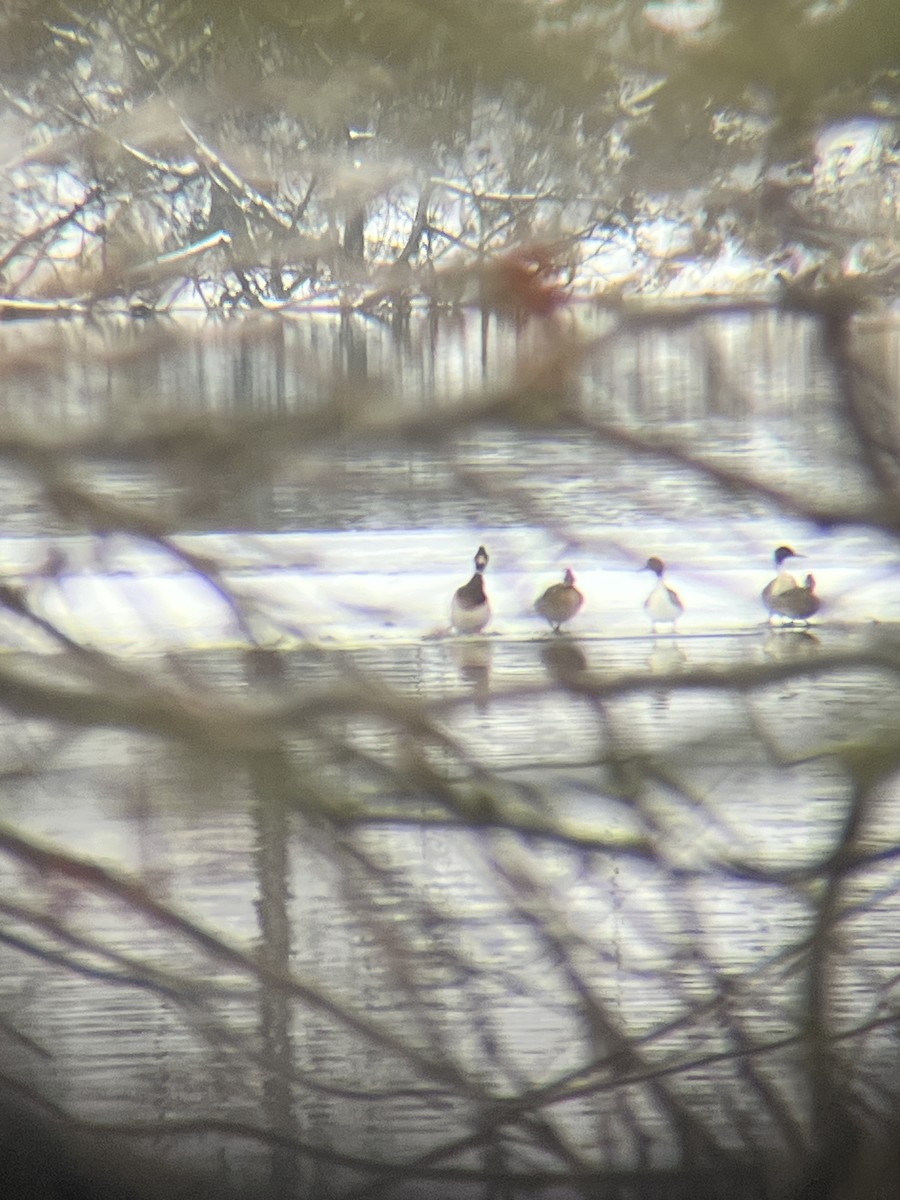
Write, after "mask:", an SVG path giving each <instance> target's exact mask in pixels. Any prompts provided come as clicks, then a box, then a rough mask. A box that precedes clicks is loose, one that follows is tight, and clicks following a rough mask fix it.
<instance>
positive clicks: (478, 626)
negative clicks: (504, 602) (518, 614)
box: [450, 546, 491, 633]
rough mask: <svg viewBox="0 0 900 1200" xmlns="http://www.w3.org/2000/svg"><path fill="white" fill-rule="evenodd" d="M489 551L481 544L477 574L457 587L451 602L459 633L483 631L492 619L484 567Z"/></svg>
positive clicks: (451, 616) (478, 553) (452, 614)
mask: <svg viewBox="0 0 900 1200" xmlns="http://www.w3.org/2000/svg"><path fill="white" fill-rule="evenodd" d="M487 565H488V552H487V550H485V548H484V546H479V547H478V551H477V553H476V555H475V574H474V575H473V576H472V578H471V579H470V580H469V582H468V583H464V584H463V585H462V587H459V588H457V589H456V591H455V592H454V593H453V600H452V601H451V603H450V621H451V623H452V625H453V628H454V629H455V630H456V631H457V632H458V633H481V631H482V629H484V627H485V625H487V623H488V621H489V620H490V619H491V602H490V600H488V597H487V592H486V591H485V590H484V569H485V567H486V566H487Z"/></svg>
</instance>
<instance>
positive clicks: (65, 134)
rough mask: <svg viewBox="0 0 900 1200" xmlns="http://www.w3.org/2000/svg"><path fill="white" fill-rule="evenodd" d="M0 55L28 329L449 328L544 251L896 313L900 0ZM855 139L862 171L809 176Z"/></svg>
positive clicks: (372, 10) (115, 42)
mask: <svg viewBox="0 0 900 1200" xmlns="http://www.w3.org/2000/svg"><path fill="white" fill-rule="evenodd" d="M4 32H5V42H6V55H7V57H8V59H9V63H8V68H7V82H6V83H5V86H4V89H3V97H4V99H5V104H6V121H7V130H8V138H9V139H10V140H11V142H13V143H15V142H16V141H19V142H20V143H21V145H22V153H20V154H18V155H16V156H15V157H14V158H12V160H11V161H9V162H8V164H7V168H6V171H5V175H4V181H5V186H4V188H3V195H2V212H3V220H4V225H5V228H6V236H5V244H4V245H3V246H2V248H0V265H2V266H3V268H4V269H5V273H6V280H7V284H6V288H5V291H6V293H7V295H8V297H9V298H10V299H13V298H15V299H18V300H20V301H27V302H28V304H29V305H33V304H35V302H37V301H44V302H45V303H50V304H51V305H52V306H55V307H56V308H57V309H58V310H60V311H66V307H67V305H66V303H65V302H68V303H71V301H72V300H73V299H74V300H77V301H79V302H80V303H81V304H83V305H85V306H90V305H95V304H97V303H98V302H104V303H107V302H110V301H116V300H119V299H125V300H129V301H131V303H132V304H133V305H134V306H135V307H136V308H137V309H138V310H143V309H144V308H145V307H146V306H147V305H151V306H153V305H156V306H158V307H163V308H167V307H169V306H170V305H173V304H175V303H177V302H178V301H179V300H183V299H184V298H185V297H186V295H190V297H191V299H192V300H193V301H194V302H196V300H197V299H198V298H199V299H200V301H201V302H202V303H205V304H206V305H208V306H209V307H210V308H212V309H229V308H231V307H234V306H238V307H258V306H261V305H273V304H275V305H279V304H287V303H300V302H312V301H316V302H318V303H320V304H321V303H328V304H333V305H338V304H343V305H348V304H362V305H366V304H368V305H370V306H372V305H378V306H381V305H385V304H392V303H393V304H399V305H400V307H401V308H402V307H403V305H404V304H405V303H406V302H407V301H408V299H409V298H411V297H421V296H425V297H427V298H429V299H431V300H433V301H437V302H439V303H447V302H450V303H453V302H455V301H457V300H460V299H471V298H472V297H473V295H475V294H477V291H478V278H477V270H476V269H477V268H478V267H479V266H480V265H481V264H482V262H483V260H484V257H485V256H487V257H488V258H491V257H493V256H495V255H496V254H498V253H500V252H502V251H504V250H507V249H509V248H510V247H511V246H516V245H520V244H521V243H523V242H527V241H529V240H532V239H535V238H537V239H542V240H544V241H552V242H553V243H554V245H555V246H557V247H558V251H559V253H561V255H562V258H563V261H564V262H568V260H569V259H570V258H576V259H578V260H580V269H581V270H582V272H584V277H585V281H586V282H589V281H590V280H591V279H592V278H593V277H594V276H595V275H596V274H598V275H599V276H600V278H601V280H602V279H604V278H606V279H608V278H609V275H610V272H612V274H613V276H614V279H615V280H616V281H617V282H618V281H622V282H623V283H624V286H626V287H629V288H636V289H639V290H646V289H650V290H654V289H659V288H661V287H664V286H666V285H667V283H669V282H671V281H672V280H673V279H674V278H676V277H677V276H679V275H680V274H681V273H682V272H685V271H686V270H687V268H688V267H689V266H690V265H691V264H693V265H694V266H695V267H696V265H697V264H703V263H706V264H707V265H708V264H711V263H713V262H715V261H716V260H718V259H720V258H722V257H723V256H724V257H728V256H729V255H732V254H734V253H737V252H741V251H743V252H745V253H747V254H748V255H749V258H750V261H751V263H757V264H758V265H761V266H764V267H765V269H766V272H767V274H771V273H772V272H773V271H774V270H775V269H780V270H781V272H782V273H784V274H787V275H788V276H791V275H795V274H800V275H801V276H803V277H807V276H808V275H809V274H810V273H812V272H820V273H824V275H825V276H832V275H840V274H842V273H844V272H846V271H848V270H849V271H850V272H851V273H852V274H853V276H854V278H857V279H859V277H860V275H861V274H863V273H867V279H868V284H867V286H866V287H864V289H863V290H864V291H868V290H873V289H874V288H875V287H876V284H877V288H878V289H883V288H887V287H890V286H892V282H893V267H892V263H893V255H892V253H891V241H892V237H893V214H892V209H890V206H889V205H885V202H884V197H885V194H886V193H887V194H888V195H890V194H893V189H894V174H895V169H896V167H895V163H894V154H893V138H892V134H891V124H890V121H889V120H888V119H887V118H886V117H885V115H884V114H885V111H886V105H889V104H890V103H891V99H890V98H891V97H892V96H893V94H894V92H895V90H896V87H895V81H894V77H893V68H894V66H895V62H894V59H895V57H896V56H895V53H894V47H895V46H896V44H897V42H898V35H900V17H898V15H897V12H896V8H895V6H893V5H892V4H891V2H890V0H854V2H853V3H850V4H847V5H844V6H833V7H832V8H829V7H828V6H823V5H815V4H812V3H800V4H794V5H772V4H766V5H759V6H752V5H741V4H727V5H721V6H720V8H719V10H718V11H716V10H715V9H713V8H712V7H711V8H710V10H709V12H708V13H707V19H706V20H704V21H701V22H700V24H699V27H698V28H696V29H694V30H693V31H690V32H684V31H682V32H679V31H678V29H677V28H676V23H675V14H674V13H667V12H666V10H665V7H664V6H660V5H657V6H646V5H643V4H635V3H618V4H603V5H598V4H597V3H595V2H592V3H567V4H564V5H559V4H521V3H518V2H515V3H513V2H510V0H505V2H503V3H498V2H496V0H493V2H492V3H491V4H483V3H477V2H476V0H459V2H458V3H455V4H453V5H452V6H451V7H450V8H449V9H448V8H447V7H446V6H445V7H444V9H442V10H441V11H440V12H439V13H438V12H437V11H434V12H432V11H431V10H430V9H426V8H423V6H421V5H417V4H412V3H394V4H390V5H386V4H383V3H380V2H378V3H359V4H354V5H346V4H336V3H327V4H317V5H309V6H299V7H298V6H296V5H290V6H287V5H285V6H279V5H266V6H259V7H255V6H245V5H241V4H227V5H222V6H216V7H215V8H213V9H210V8H209V6H204V5H199V4H187V5H181V4H179V5H175V4H158V5H139V4H130V5H126V6H124V7H123V6H121V5H113V6H110V5H105V4H102V5H94V6H89V7H88V8H87V9H80V10H78V11H77V12H76V11H69V10H66V11H62V10H60V11H57V6H55V5H53V4H48V3H44V4H39V5H37V6H35V7H34V8H20V9H18V10H14V11H13V12H11V13H10V14H8V15H7V24H6V28H5V31H4ZM24 63H28V64H29V69H28V70H27V71H25V70H23V64H24ZM867 117H868V118H871V120H872V122H873V123H874V124H873V128H875V127H876V126H877V127H878V128H879V129H880V131H881V132H880V135H879V136H877V137H874V139H873V142H872V146H871V149H870V150H869V152H868V155H867V161H866V163H865V164H864V165H863V166H862V167H859V169H857V168H854V169H853V170H845V166H846V164H845V163H843V160H841V159H840V155H838V156H837V157H835V156H834V155H832V157H831V158H830V159H828V160H827V161H825V160H822V161H818V162H817V160H816V150H815V137H816V134H817V133H818V132H820V131H821V130H822V129H823V128H825V127H826V125H828V126H835V125H837V124H838V123H839V122H841V121H842V120H850V119H853V120H856V121H859V120H861V119H865V118H867ZM847 136H848V139H849V143H848V145H849V149H850V150H852V140H853V136H854V135H852V134H848V135H847ZM857 166H858V164H857ZM663 226H664V228H663ZM610 245H615V246H619V247H620V248H621V251H622V254H623V255H624V254H630V255H632V256H633V257H632V261H633V267H632V269H631V270H630V271H628V270H627V269H626V268H625V267H624V266H623V265H622V261H621V260H620V261H619V263H618V265H617V266H615V267H614V268H613V267H611V266H610V265H609V263H608V262H607V260H605V258H604V257H603V255H604V251H605V250H606V249H607V248H608V247H609V246H610ZM789 250H790V251H792V256H791V257H790V258H786V251H789ZM364 260H365V261H364ZM594 260H596V262H595V261H594ZM451 264H452V269H448V270H447V271H442V270H439V271H438V275H437V277H435V276H434V275H433V274H432V272H433V269H434V267H438V268H441V267H444V266H447V267H450V266H451ZM367 267H368V268H372V267H374V268H378V269H379V270H377V271H376V272H375V273H374V274H372V273H371V271H370V270H368V269H367ZM426 267H427V270H426V269H425V268H426ZM461 269H463V271H464V274H463V276H462V277H461V276H460V274H459V272H460V270H461ZM743 269H744V271H745V272H746V270H747V267H746V265H745V267H744V268H743ZM466 270H468V271H469V272H470V274H469V275H466V274H465V271H466ZM737 270H738V276H739V275H740V269H739V268H738V269H737ZM472 272H474V274H473V273H472ZM879 276H880V277H879ZM693 277H694V278H695V279H697V280H698V282H697V283H696V284H695V285H694V287H695V289H696V288H697V287H700V288H702V286H703V284H702V282H699V281H700V280H701V278H702V275H701V274H699V273H697V274H695V275H694V276H693ZM716 286H717V287H721V282H719V283H717V284H716Z"/></svg>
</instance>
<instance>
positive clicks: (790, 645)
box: [763, 626, 822, 662]
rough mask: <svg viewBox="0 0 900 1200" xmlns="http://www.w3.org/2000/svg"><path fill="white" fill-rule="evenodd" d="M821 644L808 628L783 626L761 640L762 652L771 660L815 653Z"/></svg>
mask: <svg viewBox="0 0 900 1200" xmlns="http://www.w3.org/2000/svg"><path fill="white" fill-rule="evenodd" d="M821 644H822V643H821V642H820V640H819V638H818V637H817V636H816V634H814V633H813V632H812V631H811V630H809V629H797V628H796V627H794V628H792V627H791V626H783V627H782V628H780V629H773V630H772V631H771V632H770V633H768V634H767V636H766V637H765V639H764V640H763V654H764V655H765V656H766V658H769V659H771V660H772V661H773V662H790V661H791V660H792V659H797V658H809V657H811V656H812V655H814V654H817V653H818V651H819V648H820V646H821Z"/></svg>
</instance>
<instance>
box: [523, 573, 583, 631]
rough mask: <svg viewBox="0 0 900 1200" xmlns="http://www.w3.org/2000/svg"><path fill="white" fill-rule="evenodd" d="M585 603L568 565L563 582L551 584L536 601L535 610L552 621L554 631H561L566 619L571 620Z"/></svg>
mask: <svg viewBox="0 0 900 1200" xmlns="http://www.w3.org/2000/svg"><path fill="white" fill-rule="evenodd" d="M582 604H584V596H583V595H582V593H581V592H579V590H578V588H577V587H576V586H575V575H574V573H573V572H572V571H571V570H569V568H568V567H566V573H565V575H564V576H563V581H562V583H554V584H551V585H550V587H548V588H547V590H546V592H544V594H543V595H542V596H538V598H537V600H535V602H534V609H535V612H537V613H539V614H540V615H541V616H542V617H546V619H547V620H548V621H549V622H550V625H551V626H552V628H553V632H554V633H559V631H560V629H561V627H562V626H563V625H564V624H565V622H566V621H571V620H572V618H573V617H574V616H575V614H576V613H577V612H578V611H579V610H580V609H581V606H582Z"/></svg>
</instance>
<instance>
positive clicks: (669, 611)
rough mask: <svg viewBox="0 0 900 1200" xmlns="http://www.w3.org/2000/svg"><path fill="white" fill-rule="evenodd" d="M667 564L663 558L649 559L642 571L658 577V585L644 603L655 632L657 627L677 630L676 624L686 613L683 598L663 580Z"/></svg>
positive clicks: (656, 584)
mask: <svg viewBox="0 0 900 1200" xmlns="http://www.w3.org/2000/svg"><path fill="white" fill-rule="evenodd" d="M665 569H666V564H665V563H664V562H663V560H662V559H661V558H656V557H653V558H648V559H647V561H646V563H644V565H643V567H641V570H642V571H652V572H653V573H654V575H655V576H656V583H655V585H654V587H653V590H652V591H651V593H650V595H649V596H648V597H647V599H646V600H645V601H644V608H645V609H646V610H647V612H648V613H649V615H650V620H651V621H652V623H653V630H654V632H655V631H656V627H657V625H671V626H672V628H673V629H674V628H675V622H676V621H677V620H678V618H679V617H680V616H681V614H682V613H683V612H684V605H683V604H682V603H681V597H680V596H679V595H678V593H677V592H676V591H675V589H674V588H670V587H668V586H667V584H666V583H665V581H664V580H663V573H664V572H665Z"/></svg>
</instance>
